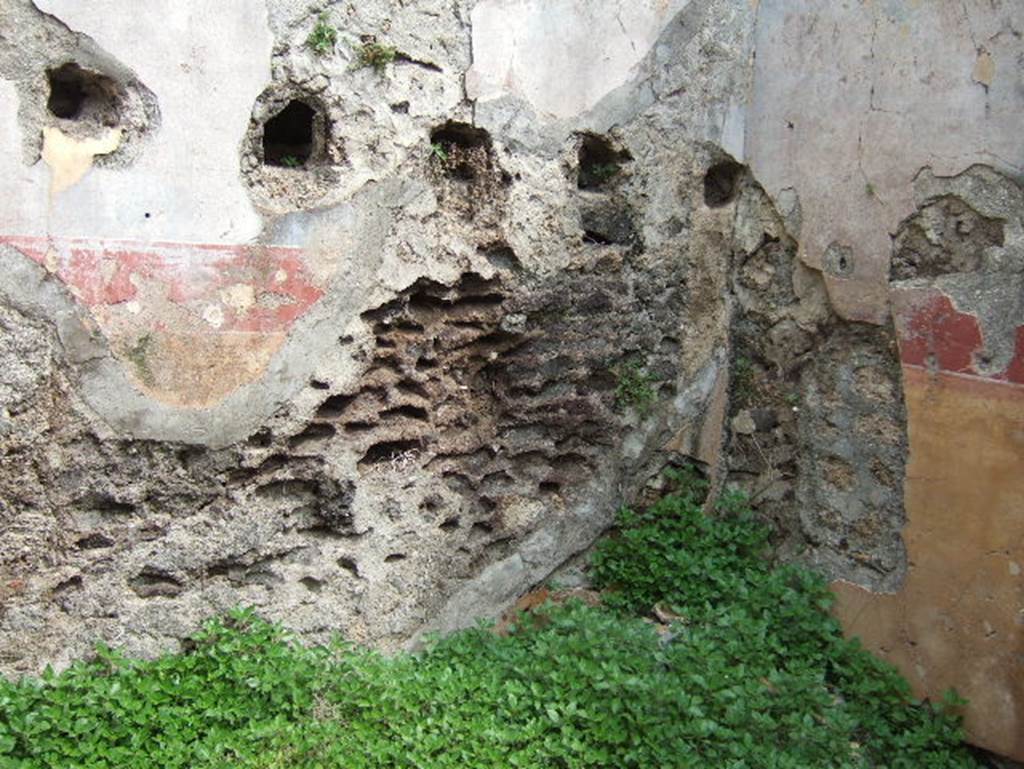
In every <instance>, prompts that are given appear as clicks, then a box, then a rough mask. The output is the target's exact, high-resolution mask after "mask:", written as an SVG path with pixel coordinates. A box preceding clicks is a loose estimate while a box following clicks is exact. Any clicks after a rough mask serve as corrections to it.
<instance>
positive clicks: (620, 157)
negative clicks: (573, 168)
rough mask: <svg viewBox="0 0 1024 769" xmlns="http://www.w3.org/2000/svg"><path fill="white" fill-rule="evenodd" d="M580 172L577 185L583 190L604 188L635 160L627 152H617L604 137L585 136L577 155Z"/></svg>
mask: <svg viewBox="0 0 1024 769" xmlns="http://www.w3.org/2000/svg"><path fill="white" fill-rule="evenodd" d="M577 159H578V161H579V172H578V174H577V177H576V185H577V186H578V187H579V189H581V190H593V189H599V188H601V187H604V186H605V185H607V184H609V183H611V182H612V181H614V180H615V179H616V178H617V177H618V176H619V174H620V173H621V171H622V166H623V164H624V163H627V162H629V161H630V160H632V159H633V157H632V155H630V154H629V152H627V151H626V150H617V149H615V148H614V147H613V146H612V143H611V142H610V141H609V140H608V139H606V138H605V137H603V136H596V135H595V134H584V136H583V138H582V140H581V141H580V148H579V151H578V153H577Z"/></svg>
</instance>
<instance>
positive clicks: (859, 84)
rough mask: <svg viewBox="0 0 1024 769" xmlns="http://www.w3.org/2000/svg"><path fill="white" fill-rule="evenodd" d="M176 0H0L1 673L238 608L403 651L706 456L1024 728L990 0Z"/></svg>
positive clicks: (1023, 600) (1016, 418)
mask: <svg viewBox="0 0 1024 769" xmlns="http://www.w3.org/2000/svg"><path fill="white" fill-rule="evenodd" d="M194 5H195V4H189V3H185V4H183V3H171V2H157V3H152V4H147V6H146V8H145V10H144V11H139V12H138V13H133V14H125V13H123V8H122V7H121V4H118V3H115V2H113V0H97V1H96V2H89V3H80V2H65V0H36V2H35V3H34V4H33V3H30V2H28V0H0V12H2V13H0V40H2V41H5V42H4V46H5V47H4V49H3V50H2V51H0V142H2V144H0V146H2V147H3V148H4V151H3V152H0V193H2V194H3V198H4V199H5V200H7V201H9V203H8V204H6V205H5V206H4V207H3V208H2V209H0V266H2V270H3V273H2V274H3V279H2V280H0V362H2V364H3V365H2V366H0V370H2V372H3V373H0V406H2V409H3V410H2V411H0V536H2V538H3V552H2V553H0V666H2V669H3V670H4V671H5V672H8V673H17V672H23V671H29V670H35V669H38V668H39V667H40V666H41V665H42V664H44V663H46V662H57V663H63V662H66V661H67V660H68V659H70V658H72V657H74V656H76V655H80V654H82V653H84V652H85V651H87V649H88V647H89V645H90V644H91V643H92V642H93V641H94V640H95V639H97V638H103V639H105V640H107V641H109V642H114V643H118V644H121V645H123V646H125V647H127V649H128V650H129V651H130V652H135V653H155V652H157V651H158V650H160V649H164V648H168V647H169V646H172V645H173V644H174V642H175V641H176V639H179V638H181V637H183V636H184V635H186V634H187V633H188V632H190V630H191V629H192V628H194V626H195V624H196V623H197V622H198V621H199V619H201V618H202V617H203V616H205V615H207V614H209V613H211V612H213V611H216V610H219V609H222V608H225V607H227V606H231V605H234V604H237V603H250V604H254V605H256V606H258V607H260V609H261V611H263V612H265V613H266V614H268V615H269V616H271V617H273V618H275V619H279V620H281V621H283V622H285V623H286V624H288V625H289V626H291V627H293V628H294V629H296V630H298V631H300V632H303V633H305V634H306V635H307V636H308V637H310V638H311V639H318V638H323V637H325V636H327V635H328V634H330V633H331V632H333V631H336V630H341V631H342V632H345V633H346V634H347V635H349V636H350V637H353V638H355V639H358V640H367V641H372V642H375V643H378V644H380V645H382V646H384V647H392V648H393V647H395V646H397V645H400V644H403V643H406V642H408V641H409V640H410V639H414V638H416V637H418V636H419V634H421V633H422V632H423V631H425V630H431V629H449V628H452V627H457V626H459V625H462V624H465V623H467V622H469V621H471V620H472V619H473V618H474V617H476V616H481V615H488V614H493V613H495V612H497V611H499V610H500V609H501V608H502V607H503V606H505V605H507V604H508V603H509V602H510V601H511V600H513V599H514V598H515V597H516V596H517V595H518V594H520V593H521V592H523V591H524V590H526V589H528V588H530V587H531V586H532V585H534V584H536V583H537V582H539V581H541V580H543V579H544V578H545V577H547V576H548V575H549V574H550V573H552V571H553V570H555V569H556V568H558V567H559V566H560V565H561V564H563V563H564V562H567V561H570V560H572V558H573V556H575V555H576V554H578V553H580V552H582V551H584V550H586V548H587V547H588V546H589V545H590V544H591V542H592V541H593V540H594V538H595V537H596V536H598V535H599V534H600V533H601V532H602V531H603V530H605V528H606V527H607V526H608V525H609V523H610V520H611V515H612V513H613V511H614V509H615V508H616V507H617V506H618V505H619V504H621V503H622V502H624V501H629V500H631V499H635V498H637V497H638V496H639V497H643V496H644V495H646V494H649V493H653V492H654V491H656V484H657V480H656V479H657V475H658V472H659V471H660V470H661V469H662V468H663V467H665V466H666V465H667V464H671V463H677V462H681V461H686V460H687V459H696V460H698V461H700V462H702V463H704V464H705V465H706V466H707V468H708V470H709V472H710V473H712V474H713V475H714V477H715V478H716V480H717V481H718V482H719V483H730V484H733V485H736V486H739V487H741V488H744V489H746V490H747V491H748V492H750V493H751V494H752V495H753V496H754V501H755V503H756V504H757V506H758V509H759V510H760V512H761V514H762V515H763V516H764V517H765V518H766V519H767V520H770V521H772V522H773V523H774V525H775V527H776V532H777V537H776V543H777V545H778V548H779V552H780V554H782V555H783V556H784V557H787V558H793V559H800V560H803V561H805V562H808V563H811V564H813V565H815V566H816V567H818V568H819V569H822V570H823V571H824V572H825V573H827V574H828V575H829V576H830V577H833V578H835V579H837V580H840V581H839V582H837V589H838V590H839V592H840V599H841V600H840V604H839V614H840V617H841V618H842V619H843V620H844V622H845V623H846V625H847V627H848V629H849V630H850V631H851V632H855V633H857V634H859V635H862V636H863V637H864V638H865V639H866V640H867V642H868V643H869V645H871V646H872V647H873V648H874V649H875V650H876V651H878V652H879V653H881V654H883V655H886V656H888V657H889V658H890V659H892V660H893V661H894V662H895V663H897V664H898V665H900V667H901V668H902V669H903V670H904V672H905V673H907V674H908V675H909V676H910V678H911V680H912V682H913V683H914V685H915V687H916V689H917V691H918V692H919V693H920V694H922V695H935V694H937V693H939V692H940V691H941V690H942V689H943V688H944V687H945V686H948V685H956V686H957V687H958V688H959V689H960V690H961V692H963V693H964V694H966V695H967V696H968V697H969V698H970V699H971V700H972V702H973V703H974V704H973V705H972V707H971V708H970V709H969V711H968V729H969V732H970V735H971V737H972V738H973V739H974V740H976V741H977V742H979V743H980V744H983V745H985V746H987V747H990V748H992V749H995V750H997V751H1000V752H1003V753H1005V754H1008V755H1016V756H1017V757H1024V745H1021V743H1020V742H1019V735H1020V734H1021V733H1024V727H1022V716H1021V708H1024V692H1022V691H1020V689H1019V681H1020V680H1021V679H1022V676H1021V666H1022V664H1024V662H1022V660H1021V658H1020V645H1021V638H1022V633H1024V625H1022V622H1021V614H1020V612H1021V610H1022V609H1024V596H1022V582H1021V580H1022V577H1021V571H1020V568H1016V567H1017V565H1018V564H1020V563H1022V562H1024V561H1022V560H1021V559H1022V557H1024V556H1022V554H1021V552H1020V544H1021V539H1020V534H1019V532H1018V531H1017V528H1019V527H1017V528H1015V524H1014V521H1015V517H1014V516H1015V511H1019V509H1020V506H1021V498H1022V496H1024V490H1022V484H1024V480H1022V476H1021V474H1020V473H1019V467H1020V464H1021V461H1022V457H1024V446H1022V444H1021V437H1020V436H1021V435H1024V425H1022V424H1021V415H1022V413H1024V395H1022V393H1024V330H1022V317H1024V308H1022V307H1021V299H1020V297H1021V296H1022V295H1024V285H1022V283H1021V281H1022V277H1021V276H1022V274H1024V259H1022V256H1021V254H1022V228H1021V216H1022V210H1024V206H1022V202H1021V191H1020V187H1019V180H1020V173H1021V169H1022V167H1024V145H1022V144H1021V142H1020V140H1019V137H1018V134H1019V132H1018V131H1016V127H1015V125H1014V121H1015V118H1016V117H1017V116H1019V114H1020V113H1021V109H1022V107H1024V104H1022V102H1024V97H1022V96H1021V90H1020V89H1021V80H1020V69H1019V65H1018V64H1017V62H1018V59H1019V57H1020V56H1021V55H1024V46H1022V42H1021V30H1022V29H1024V20H1022V18H1021V11H1020V10H1019V8H1016V7H1015V6H1014V5H1013V3H1010V2H995V3H992V2H985V3H982V2H971V1H970V0H967V1H966V2H963V3H872V4H860V3H838V4H836V3H831V2H811V0H807V1H806V2H801V3H798V4H794V3H792V2H789V1H788V0H761V2H760V3H757V2H754V3H750V2H747V0H689V1H688V2H687V0H674V1H673V2H653V0H652V1H651V2H626V0H605V1H604V2H600V3H596V2H573V1H570V0H566V1H565V2H561V1H559V2H550V1H549V0H516V1H515V2H513V1H510V0H477V2H475V3H474V2H471V0H465V2H462V1H460V2H455V3H451V2H443V1H442V0H417V2H415V3H406V4H405V6H403V7H400V8H394V7H392V6H393V5H394V4H392V3H386V2H373V1H371V0H367V1H365V2H359V3H354V2H334V3H321V4H315V5H314V6H310V5H309V4H308V3H301V2H291V1H289V0H268V2H265V3H264V2H255V1H253V2H246V3H234V4H217V5H216V6H209V4H206V5H203V6H202V7H201V8H200V7H198V5H195V7H193V6H194ZM321 12H324V13H326V14H327V16H326V18H328V19H329V20H330V22H331V23H332V24H334V25H336V26H337V27H338V29H339V39H338V41H337V43H336V45H335V46H334V49H333V51H331V52H330V53H329V55H327V56H323V57H317V56H315V55H314V54H313V53H312V52H311V51H310V50H309V48H308V47H307V46H306V45H305V40H306V37H307V36H308V35H309V33H310V32H311V31H312V29H313V26H314V24H315V23H316V20H317V17H318V15H319V14H320V13H321ZM10 41H18V44H17V45H12V44H11V42H10ZM371 41H379V42H381V43H384V44H386V45H389V46H394V48H395V49H396V50H397V52H398V55H397V56H396V58H395V60H394V61H393V62H391V63H388V64H386V65H385V66H384V67H383V68H382V69H381V70H379V71H378V70H376V69H374V68H372V67H359V66H358V58H359V48H360V46H362V45H364V44H365V43H367V42H371ZM68 61H75V62H77V63H78V64H79V65H81V66H82V67H84V68H86V69H89V70H90V71H93V72H95V73H98V74H99V75H102V76H103V77H104V78H106V80H103V81H102V82H103V83H104V84H106V85H105V87H109V88H110V89H112V91H111V92H116V93H117V94H118V97H117V100H116V102H115V103H116V104H117V105H119V107H118V114H119V116H120V122H121V125H117V126H110V125H104V124H101V123H102V120H101V121H100V122H99V123H97V124H95V125H92V124H87V123H88V121H81V120H80V121H78V122H75V121H73V120H71V121H69V120H67V119H62V118H56V117H54V116H53V115H52V114H51V113H49V112H48V111H47V109H46V98H47V92H48V83H47V78H46V71H47V70H49V69H54V68H56V67H59V66H61V65H63V64H65V63H67V62H68ZM292 99H297V100H301V101H303V103H305V104H308V105H310V106H311V107H312V109H313V111H314V112H315V113H316V120H315V122H314V125H315V126H316V128H315V130H316V131H318V132H322V133H320V134H318V135H317V137H316V140H315V142H314V147H313V150H312V152H313V155H312V156H311V158H310V160H309V161H307V162H306V163H305V164H304V165H302V166H301V167H298V168H292V167H283V166H280V165H274V164H268V163H267V162H265V161H266V160H267V158H266V157H265V156H264V153H265V148H264V145H263V144H262V141H263V134H264V130H265V128H264V127H265V123H266V121H267V120H268V119H269V118H271V117H273V116H274V115H275V114H277V113H278V112H279V111H280V110H281V109H282V108H283V106H284V105H285V104H287V103H288V101H289V100H292ZM87 114H88V113H87ZM97 114H102V113H101V112H100V113H97ZM470 126H472V127H473V128H470ZM587 137H589V138H587ZM431 142H434V143H435V145H436V146H437V147H439V148H440V150H441V152H438V151H437V150H436V149H432V147H431ZM591 145H592V146H596V147H598V148H599V154H600V153H604V154H603V158H604V160H602V161H601V163H607V162H608V159H609V158H611V159H613V160H614V163H613V164H612V167H611V170H607V169H606V170H601V163H598V164H597V165H594V166H593V168H591V169H588V168H586V167H585V166H586V165H587V163H588V162H593V161H588V160H587V158H586V157H585V155H586V151H585V150H581V147H584V146H591ZM737 164H742V165H737ZM581 166H584V167H583V168H582V169H581ZM595 169H596V170H595ZM581 171H582V173H581ZM891 262H892V263H894V264H895V265H896V266H895V267H893V269H892V271H891V272H890V263H891ZM890 275H891V276H892V280H890ZM634 367H636V368H634ZM630 372H634V375H635V373H636V372H642V374H643V375H644V376H645V377H646V379H645V380H644V381H646V382H648V385H647V386H649V387H651V390H652V394H653V395H654V399H653V407H652V408H651V409H647V408H639V407H637V404H631V403H629V402H628V399H624V398H622V397H621V394H620V390H621V388H620V385H621V384H622V382H623V379H624V378H625V377H629V376H631V374H630ZM650 383H653V384H650ZM904 404H905V405H904ZM970 414H976V416H974V417H971V416H970ZM954 423H955V424H956V428H955V436H956V437H957V439H958V442H957V443H955V445H950V444H952V438H951V437H950V433H949V431H950V430H951V429H953V428H952V427H951V426H952V425H953V424H954ZM950 453H955V454H956V458H955V459H953V460H952V464H955V465H956V472H953V471H952V470H951V469H950V466H949V464H950V457H949V454H950ZM904 481H905V482H906V483H905V486H906V488H904ZM1018 517H1019V516H1018ZM964 521H970V524H969V525H964V524H963V522H964ZM954 543H955V544H954ZM951 552H953V553H956V554H957V557H956V558H953V557H951ZM976 563H981V564H985V568H984V569H982V570H980V571H979V569H978V568H975V566H974V565H973V564H976ZM988 566H991V567H992V568H988ZM975 594H976V595H975ZM950 596H955V598H954V599H952V600H950V599H949V597H950ZM965 596H973V598H971V599H967V598H965ZM975 598H976V599H977V600H974V599H975ZM937 639H941V640H937Z"/></svg>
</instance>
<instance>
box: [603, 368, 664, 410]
mask: <svg viewBox="0 0 1024 769" xmlns="http://www.w3.org/2000/svg"><path fill="white" fill-rule="evenodd" d="M612 373H613V374H614V375H615V405H616V406H618V407H619V408H621V409H625V408H634V409H636V410H637V413H639V414H640V415H641V416H647V414H649V413H650V411H651V408H652V407H653V406H654V401H655V399H656V397H657V394H658V391H657V389H656V387H655V386H656V385H657V384H658V383H659V382H660V381H661V380H660V379H658V378H657V377H656V376H654V375H653V374H650V373H649V372H648V371H647V370H646V369H645V367H644V364H643V362H642V361H640V360H637V359H633V360H629V361H626V362H624V363H621V364H619V365H618V366H616V367H615V368H613V369H612Z"/></svg>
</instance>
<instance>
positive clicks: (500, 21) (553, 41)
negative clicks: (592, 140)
mask: <svg viewBox="0 0 1024 769" xmlns="http://www.w3.org/2000/svg"><path fill="white" fill-rule="evenodd" d="M688 3H689V0H512V1H511V2H510V0H481V2H479V3H477V5H476V7H474V8H473V13H472V20H473V67H472V68H471V69H470V70H469V72H467V73H466V90H467V93H468V94H469V97H470V98H471V99H479V100H482V101H489V100H492V99H497V98H500V97H502V96H506V95H514V96H519V97H522V98H524V99H525V100H526V101H528V102H530V104H531V105H533V107H534V109H536V110H537V111H538V112H539V113H542V114H545V115H548V116H551V117H554V118H569V117H573V116H575V115H579V114H580V113H583V112H586V111H587V110H589V109H591V108H592V107H593V106H594V105H596V104H597V103H598V102H599V101H600V100H601V99H602V98H603V97H604V96H605V95H606V94H608V93H610V92H611V91H613V90H614V89H615V88H618V87H619V86H621V85H622V84H623V83H625V82H626V81H627V80H628V79H629V77H630V75H631V74H632V72H633V70H634V68H635V67H636V65H637V64H638V63H639V62H640V61H641V60H642V59H643V58H644V56H646V55H647V53H648V51H650V49H651V47H652V46H653V45H654V42H655V41H656V40H657V39H658V36H659V35H660V34H661V32H662V30H663V29H664V28H665V25H666V24H667V23H668V22H669V21H670V20H671V19H672V17H673V16H675V14H676V13H678V12H679V11H680V10H681V9H682V8H685V7H686V6H687V5H688Z"/></svg>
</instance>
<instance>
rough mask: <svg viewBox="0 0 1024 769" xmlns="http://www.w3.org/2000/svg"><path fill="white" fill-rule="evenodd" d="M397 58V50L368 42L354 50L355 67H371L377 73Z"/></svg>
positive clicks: (373, 41) (375, 42) (371, 41)
mask: <svg viewBox="0 0 1024 769" xmlns="http://www.w3.org/2000/svg"><path fill="white" fill-rule="evenodd" d="M397 56H398V49H396V48H392V47H391V46H389V45H383V44H381V43H378V42H377V41H376V40H368V41H366V42H364V43H363V44H362V45H360V46H358V47H357V48H356V67H357V68H362V67H372V68H373V69H375V70H377V72H382V71H383V70H384V68H385V67H386V66H387V65H388V64H391V63H392V62H393V61H394V60H395V58H396V57H397Z"/></svg>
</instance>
